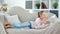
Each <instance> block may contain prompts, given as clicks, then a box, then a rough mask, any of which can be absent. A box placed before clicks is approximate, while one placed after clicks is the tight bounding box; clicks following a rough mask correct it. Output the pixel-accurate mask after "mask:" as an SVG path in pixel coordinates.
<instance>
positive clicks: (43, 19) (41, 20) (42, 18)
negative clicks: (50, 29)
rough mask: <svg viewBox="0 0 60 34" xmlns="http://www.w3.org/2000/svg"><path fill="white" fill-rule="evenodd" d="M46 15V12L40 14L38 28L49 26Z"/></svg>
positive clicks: (36, 23)
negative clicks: (44, 25) (43, 25)
mask: <svg viewBox="0 0 60 34" xmlns="http://www.w3.org/2000/svg"><path fill="white" fill-rule="evenodd" d="M47 23H48V21H47V20H46V13H45V12H44V11H40V12H38V18H37V19H36V20H35V26H36V27H38V26H40V25H42V24H47Z"/></svg>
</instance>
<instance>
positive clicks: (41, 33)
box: [2, 6, 60, 34]
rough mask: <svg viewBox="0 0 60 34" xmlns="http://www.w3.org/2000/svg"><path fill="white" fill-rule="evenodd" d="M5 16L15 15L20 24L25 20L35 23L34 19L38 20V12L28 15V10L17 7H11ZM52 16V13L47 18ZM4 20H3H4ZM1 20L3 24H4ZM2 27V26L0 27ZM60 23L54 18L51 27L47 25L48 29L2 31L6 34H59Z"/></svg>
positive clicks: (9, 29)
mask: <svg viewBox="0 0 60 34" xmlns="http://www.w3.org/2000/svg"><path fill="white" fill-rule="evenodd" d="M5 14H10V15H15V14H17V15H18V17H19V20H20V21H21V22H25V21H27V20H30V21H35V19H36V18H38V15H37V14H38V12H33V13H29V11H28V10H25V9H23V8H21V7H19V6H15V7H11V8H10V9H9V10H8V12H6V13H5ZM52 15H54V14H52V13H50V14H48V16H49V18H50V17H51V16H52ZM4 20H5V19H4ZM4 20H3V22H4ZM2 26H4V25H2ZM59 26H60V21H59V19H58V18H57V17H56V18H54V23H53V24H52V25H49V26H48V27H46V28H44V29H15V28H8V29H6V30H5V29H4V30H5V32H7V33H8V34H59V33H60V32H59V31H60V29H59V28H60V27H59Z"/></svg>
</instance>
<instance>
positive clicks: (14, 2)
mask: <svg viewBox="0 0 60 34" xmlns="http://www.w3.org/2000/svg"><path fill="white" fill-rule="evenodd" d="M5 3H8V9H9V8H10V7H13V6H21V7H22V8H25V0H21V1H20V0H5Z"/></svg>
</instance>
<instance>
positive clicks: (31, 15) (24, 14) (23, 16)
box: [7, 6, 54, 22]
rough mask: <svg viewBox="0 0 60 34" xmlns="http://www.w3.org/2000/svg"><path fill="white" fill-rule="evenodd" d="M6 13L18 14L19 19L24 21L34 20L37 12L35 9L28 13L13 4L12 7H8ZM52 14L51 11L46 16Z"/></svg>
mask: <svg viewBox="0 0 60 34" xmlns="http://www.w3.org/2000/svg"><path fill="white" fill-rule="evenodd" d="M7 14H10V15H15V14H17V15H18V16H19V20H20V21H21V22H25V21H27V20H30V21H34V20H36V18H38V12H36V11H35V12H33V13H29V11H27V10H25V9H23V8H21V7H19V6H14V7H12V8H10V9H9V11H8V12H7ZM53 15H54V14H53V13H47V16H48V17H49V18H50V17H51V16H53Z"/></svg>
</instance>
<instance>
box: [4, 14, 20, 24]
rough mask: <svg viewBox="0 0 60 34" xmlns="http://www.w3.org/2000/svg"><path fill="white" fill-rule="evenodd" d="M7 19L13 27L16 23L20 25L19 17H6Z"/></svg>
mask: <svg viewBox="0 0 60 34" xmlns="http://www.w3.org/2000/svg"><path fill="white" fill-rule="evenodd" d="M5 18H6V19H7V21H8V22H9V23H10V24H11V25H13V23H14V22H17V23H20V20H19V18H18V15H13V16H10V15H5Z"/></svg>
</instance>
